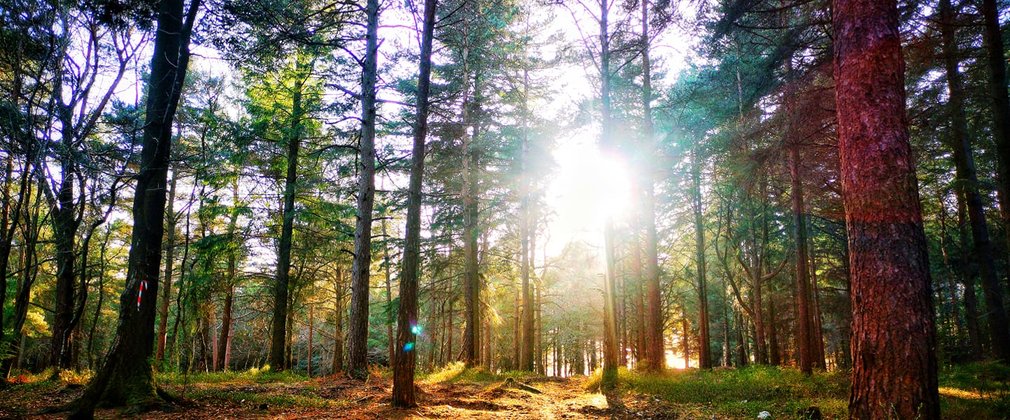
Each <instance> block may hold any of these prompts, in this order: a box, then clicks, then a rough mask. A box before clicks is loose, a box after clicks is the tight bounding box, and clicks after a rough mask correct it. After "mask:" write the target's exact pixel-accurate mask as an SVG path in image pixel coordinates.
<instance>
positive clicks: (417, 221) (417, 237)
mask: <svg viewBox="0 0 1010 420" xmlns="http://www.w3.org/2000/svg"><path fill="white" fill-rule="evenodd" d="M436 4H437V2H436V0H425V2H424V23H423V24H422V27H421V31H422V33H421V60H420V64H419V71H418V76H417V104H416V106H417V114H416V120H415V122H414V143H413V148H412V151H411V164H410V183H409V184H408V190H407V194H408V195H407V231H406V239H405V242H404V245H403V260H402V262H401V265H402V266H401V272H400V308H399V310H398V312H397V319H396V322H397V328H396V329H397V331H396V358H395V360H394V364H393V405H394V406H397V407H414V406H416V405H417V402H416V401H415V399H414V368H415V365H416V360H417V351H416V340H417V333H418V328H419V327H418V323H417V278H418V270H419V265H420V261H419V260H420V253H421V232H420V230H421V200H422V197H421V177H422V176H423V175H424V141H425V137H426V136H427V134H428V107H429V101H428V95H429V93H430V91H431V49H432V41H433V38H434V31H435V7H436Z"/></svg>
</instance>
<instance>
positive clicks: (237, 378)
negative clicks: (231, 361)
mask: <svg viewBox="0 0 1010 420" xmlns="http://www.w3.org/2000/svg"><path fill="white" fill-rule="evenodd" d="M157 379H158V383H161V384H169V385H181V384H184V383H190V384H194V383H202V384H217V383H226V382H245V383H259V384H264V383H294V382H303V381H306V380H308V379H309V378H308V377H307V376H305V375H301V374H297V373H293V372H291V371H282V372H272V371H270V369H269V368H264V369H257V368H252V369H249V370H244V371H227V372H197V373H189V374H187V373H178V372H164V373H158V378H157Z"/></svg>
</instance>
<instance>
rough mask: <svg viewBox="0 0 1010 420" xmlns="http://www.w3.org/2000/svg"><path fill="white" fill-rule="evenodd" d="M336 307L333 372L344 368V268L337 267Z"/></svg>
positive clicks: (334, 285) (334, 286) (335, 284)
mask: <svg viewBox="0 0 1010 420" xmlns="http://www.w3.org/2000/svg"><path fill="white" fill-rule="evenodd" d="M333 290H334V293H335V294H336V296H335V298H336V299H335V300H334V302H335V305H336V306H335V307H334V312H333V314H334V315H333V317H334V318H335V320H334V331H333V373H337V372H341V371H342V370H343V369H344V270H343V268H340V267H337V277H336V279H335V282H334V283H333Z"/></svg>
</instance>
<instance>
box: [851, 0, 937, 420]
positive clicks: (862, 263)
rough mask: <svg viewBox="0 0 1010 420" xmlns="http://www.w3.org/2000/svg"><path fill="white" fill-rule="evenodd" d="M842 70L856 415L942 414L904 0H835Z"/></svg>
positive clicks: (921, 415)
mask: <svg viewBox="0 0 1010 420" xmlns="http://www.w3.org/2000/svg"><path fill="white" fill-rule="evenodd" d="M833 27H834V33H835V42H834V57H835V62H834V67H835V80H836V93H835V96H836V101H837V112H838V138H839V150H840V157H841V174H842V185H843V191H844V192H845V193H844V200H845V221H846V226H847V231H848V237H849V252H850V264H851V279H852V308H853V316H852V337H853V342H852V359H853V363H854V365H853V366H854V367H853V371H852V394H851V397H850V399H849V416H850V417H851V418H859V419H869V418H882V417H889V416H899V417H903V418H926V419H933V418H939V416H940V412H939V410H940V406H939V395H938V393H937V376H936V375H937V373H936V369H937V362H936V354H935V349H936V336H935V334H936V330H935V326H934V321H933V308H932V299H931V296H930V274H929V263H928V257H927V254H926V237H925V232H924V231H923V225H922V214H921V208H920V204H919V193H918V186H917V184H916V178H915V166H914V164H913V163H912V153H911V148H910V146H909V143H908V129H907V127H906V124H907V120H906V118H907V117H906V114H905V85H904V73H905V64H904V60H903V58H902V55H901V39H900V32H899V28H898V9H897V3H896V2H895V1H871V0H835V2H834V9H833Z"/></svg>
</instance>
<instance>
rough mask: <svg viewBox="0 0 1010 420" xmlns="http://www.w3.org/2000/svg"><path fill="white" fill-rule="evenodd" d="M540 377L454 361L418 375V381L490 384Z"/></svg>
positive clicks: (523, 380)
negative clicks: (471, 365) (494, 370)
mask: <svg viewBox="0 0 1010 420" xmlns="http://www.w3.org/2000/svg"><path fill="white" fill-rule="evenodd" d="M537 377H539V375H537V374H533V373H529V372H520V371H506V372H502V373H494V372H488V371H487V370H486V369H484V368H481V367H476V368H470V369H467V368H466V366H465V365H464V364H463V362H454V363H450V364H448V365H446V366H445V367H443V368H441V369H438V370H435V371H433V372H430V373H427V374H424V375H421V376H419V377H418V382H421V383H424V384H454V383H477V384H489V383H491V382H498V381H504V380H506V379H508V378H512V379H515V380H517V381H521V382H526V381H529V380H530V379H534V378H537Z"/></svg>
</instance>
